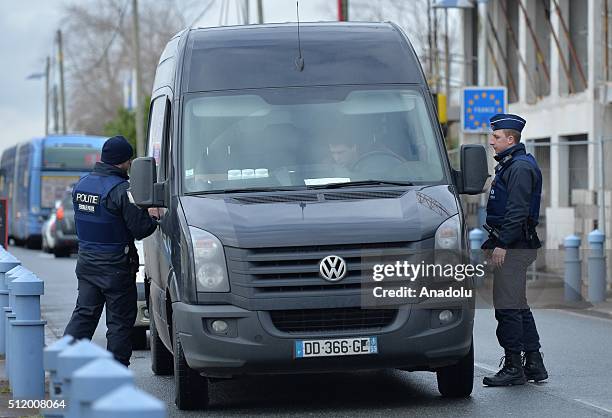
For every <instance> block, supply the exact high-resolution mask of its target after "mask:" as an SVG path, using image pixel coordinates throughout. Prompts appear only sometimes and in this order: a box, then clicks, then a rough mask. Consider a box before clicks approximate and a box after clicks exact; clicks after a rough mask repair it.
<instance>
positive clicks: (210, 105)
mask: <svg viewBox="0 0 612 418" xmlns="http://www.w3.org/2000/svg"><path fill="white" fill-rule="evenodd" d="M183 118H184V119H183V132H182V138H183V141H182V157H183V184H184V190H185V192H187V193H199V192H207V191H224V190H243V189H244V190H248V189H258V190H260V189H268V188H269V189H278V188H306V187H308V186H320V185H326V184H332V183H334V184H335V183H345V182H347V183H348V182H359V181H367V180H377V181H390V182H398V183H399V182H406V183H414V184H432V183H439V182H441V181H442V180H443V179H444V171H443V169H442V158H441V155H440V149H439V147H438V145H437V143H436V136H435V134H434V127H433V125H432V122H431V119H430V117H429V115H428V113H427V108H426V105H425V101H424V99H423V95H422V93H421V91H420V90H419V89H417V88H414V89H413V88H409V87H406V86H401V87H388V86H385V87H384V88H380V87H364V86H350V87H299V88H282V89H281V88H279V89H261V90H240V91H234V92H227V91H226V92H223V93H221V94H220V93H218V92H217V93H214V94H211V93H205V94H188V95H186V100H185V107H184V113H183Z"/></svg>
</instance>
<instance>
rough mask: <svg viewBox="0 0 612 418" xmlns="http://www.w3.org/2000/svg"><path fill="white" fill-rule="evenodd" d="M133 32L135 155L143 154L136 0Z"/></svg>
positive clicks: (133, 12) (142, 104)
mask: <svg viewBox="0 0 612 418" xmlns="http://www.w3.org/2000/svg"><path fill="white" fill-rule="evenodd" d="M132 20H133V30H134V33H133V34H132V37H133V38H134V44H133V45H134V66H135V67H136V68H135V70H136V103H135V104H136V156H138V157H142V156H143V155H144V103H143V101H144V100H143V98H142V72H141V68H140V40H139V38H138V37H139V35H138V34H139V30H138V0H132Z"/></svg>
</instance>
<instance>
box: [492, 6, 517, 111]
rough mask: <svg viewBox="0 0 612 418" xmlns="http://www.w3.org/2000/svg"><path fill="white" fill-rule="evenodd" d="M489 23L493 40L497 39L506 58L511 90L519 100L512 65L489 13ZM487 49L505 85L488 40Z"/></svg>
mask: <svg viewBox="0 0 612 418" xmlns="http://www.w3.org/2000/svg"><path fill="white" fill-rule="evenodd" d="M487 21H488V22H489V26H490V27H491V33H492V34H493V39H495V44H496V45H497V48H498V49H499V52H500V54H501V55H502V57H503V58H504V64H505V65H506V73H507V74H508V84H509V85H510V90H511V91H512V93H514V97H516V98H517V99H518V91H517V89H516V83H515V82H514V77H512V72H511V71H510V65H509V63H508V57H507V56H506V54H504V49H503V48H502V44H501V41H500V40H499V37H498V36H497V32H495V27H494V26H493V19H491V15H490V14H489V13H487ZM487 48H488V49H489V54H491V60H492V61H493V65H494V66H495V70H496V71H497V77H498V78H499V83H500V84H506V83H504V81H503V79H502V77H501V71H500V70H499V66H498V65H497V60H496V59H495V55H494V54H493V48H492V47H491V43H490V42H489V40H487Z"/></svg>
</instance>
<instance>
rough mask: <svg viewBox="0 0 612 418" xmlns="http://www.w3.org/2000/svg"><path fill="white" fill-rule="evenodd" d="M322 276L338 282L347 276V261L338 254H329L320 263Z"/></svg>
mask: <svg viewBox="0 0 612 418" xmlns="http://www.w3.org/2000/svg"><path fill="white" fill-rule="evenodd" d="M319 273H320V274H321V277H323V278H324V279H325V280H327V281H330V282H337V281H339V280H342V278H343V277H344V276H346V262H345V261H344V260H343V259H342V257H338V256H337V255H328V256H327V257H325V258H324V259H323V260H321V262H320V263H319Z"/></svg>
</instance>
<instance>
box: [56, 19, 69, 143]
mask: <svg viewBox="0 0 612 418" xmlns="http://www.w3.org/2000/svg"><path fill="white" fill-rule="evenodd" d="M57 54H58V61H59V76H60V95H61V102H60V103H61V106H62V133H63V134H64V135H66V132H67V128H66V89H65V88H64V52H63V47H62V31H61V30H60V29H58V30H57Z"/></svg>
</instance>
